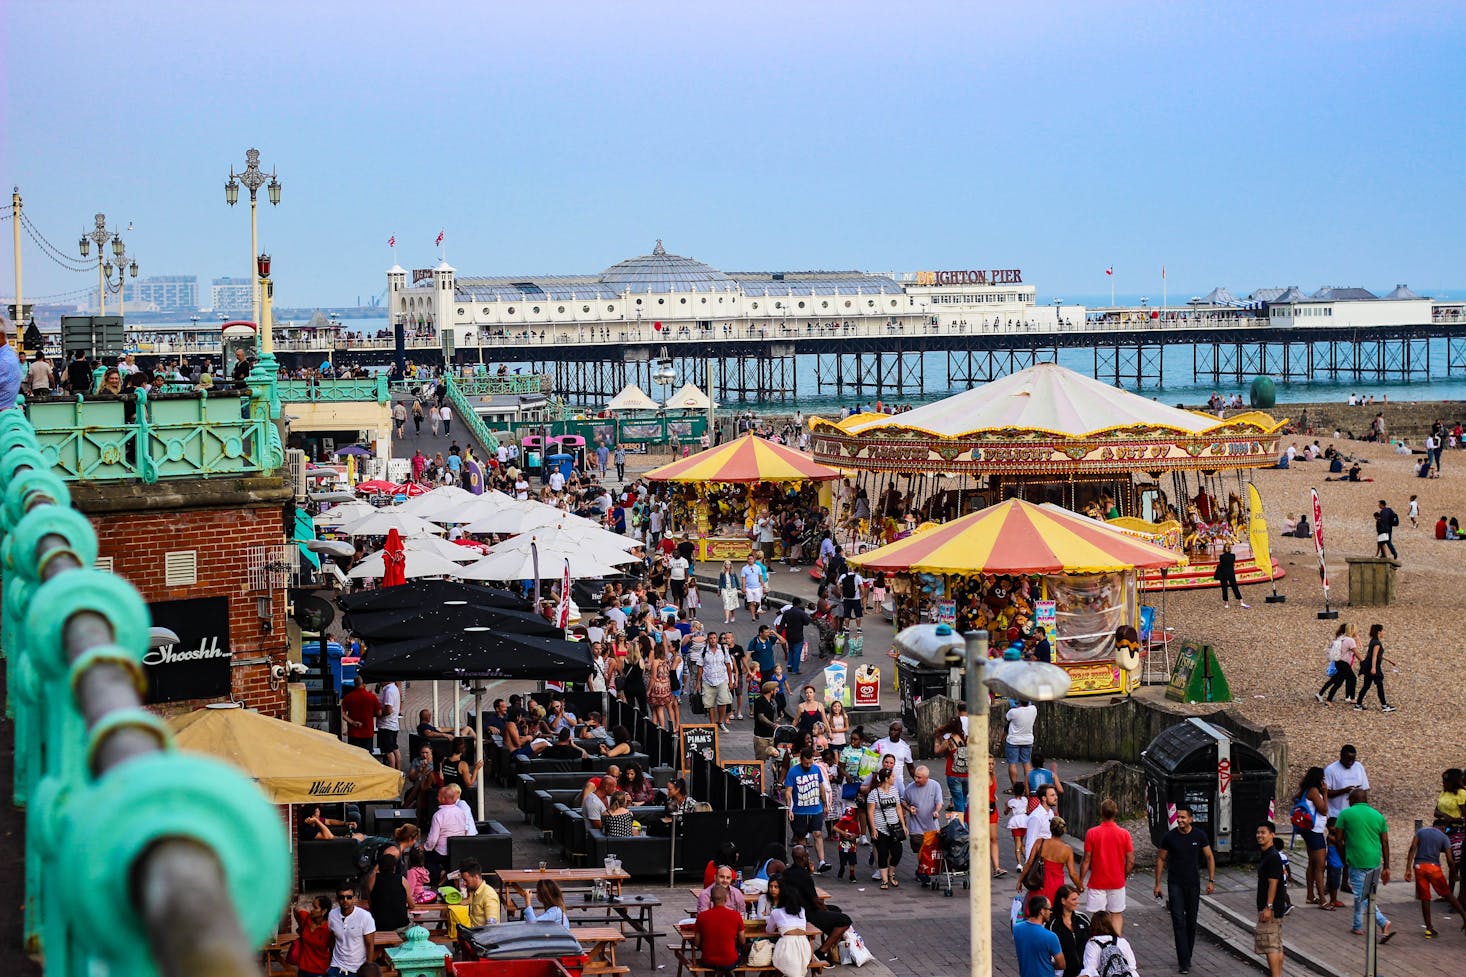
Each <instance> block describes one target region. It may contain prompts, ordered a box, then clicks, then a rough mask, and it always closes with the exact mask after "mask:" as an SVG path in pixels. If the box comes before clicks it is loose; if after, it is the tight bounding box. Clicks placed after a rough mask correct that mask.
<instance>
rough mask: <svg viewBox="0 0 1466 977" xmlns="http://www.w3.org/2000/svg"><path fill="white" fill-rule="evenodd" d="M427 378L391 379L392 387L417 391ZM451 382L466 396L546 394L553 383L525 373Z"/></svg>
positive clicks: (399, 391) (457, 377)
mask: <svg viewBox="0 0 1466 977" xmlns="http://www.w3.org/2000/svg"><path fill="white" fill-rule="evenodd" d="M427 382H428V381H427V379H426V378H424V379H421V380H393V381H392V389H393V390H394V391H396V392H397V393H417V392H418V391H419V390H421V389H422V386H423V384H425V383H427ZM453 382H454V383H456V384H457V385H458V389H459V391H460V392H461V393H463V394H464V395H465V396H468V397H484V396H488V395H491V394H548V393H549V392H550V391H551V390H552V389H554V384H553V382H552V381H551V380H550V377H549V375H548V374H545V373H525V374H519V375H516V376H509V377H498V376H488V375H479V374H474V375H473V376H469V377H462V376H455V377H454V378H453Z"/></svg>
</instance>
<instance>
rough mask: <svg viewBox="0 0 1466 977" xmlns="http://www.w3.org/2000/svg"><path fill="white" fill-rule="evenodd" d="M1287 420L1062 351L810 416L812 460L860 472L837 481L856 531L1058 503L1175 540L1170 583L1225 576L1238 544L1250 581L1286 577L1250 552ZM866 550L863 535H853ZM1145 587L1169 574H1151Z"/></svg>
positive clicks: (867, 535)
mask: <svg viewBox="0 0 1466 977" xmlns="http://www.w3.org/2000/svg"><path fill="white" fill-rule="evenodd" d="M1285 423H1286V422H1285V421H1280V420H1277V419H1275V418H1273V417H1270V416H1268V415H1267V414H1263V413H1260V412H1257V411H1248V412H1246V413H1240V414H1236V415H1234V416H1232V417H1226V418H1218V417H1217V416H1215V415H1212V414H1204V413H1199V412H1196V411H1189V410H1183V409H1181V408H1178V407H1168V406H1166V405H1164V404H1160V403H1157V402H1155V401H1153V400H1149V399H1147V398H1145V397H1141V396H1138V395H1136V394H1133V393H1129V392H1127V391H1124V390H1120V389H1118V388H1115V387H1110V386H1107V385H1106V384H1103V383H1101V382H1099V381H1097V380H1093V379H1090V378H1089V377H1086V376H1084V375H1083V374H1080V373H1075V372H1074V371H1072V370H1067V369H1065V368H1064V367H1061V366H1058V365H1057V364H1053V363H1041V364H1038V365H1036V366H1032V367H1029V368H1028V369H1026V370H1021V371H1019V372H1018V373H1014V374H1012V375H1010V376H1007V377H1004V378H1002V379H1000V380H995V381H993V382H992V383H988V384H984V385H983V386H981V387H978V388H976V389H973V390H969V391H965V392H963V393H960V394H957V395H955V396H952V397H948V398H947V399H945V400H941V401H938V402H936V403H934V404H928V405H926V406H924V407H918V408H916V409H915V410H911V411H907V412H905V413H902V414H894V415H890V414H876V415H872V414H868V413H867V414H859V415H855V416H853V417H849V418H845V419H844V420H840V421H831V420H825V419H821V418H816V419H814V420H812V421H811V422H810V428H811V430H812V432H813V449H814V456H815V459H816V460H818V461H821V462H824V463H825V464H827V465H833V466H837V467H839V468H841V469H844V470H847V471H853V472H854V473H855V474H854V476H853V477H852V478H851V479H849V480H848V484H846V483H842V484H841V486H840V487H839V489H838V491H837V492H836V496H837V507H838V509H839V512H838V513H837V515H838V516H839V518H840V519H841V521H842V524H843V526H844V528H845V532H846V533H847V534H848V535H847V538H850V539H853V540H855V541H857V542H858V543H860V542H863V543H864V544H865V545H869V544H871V543H877V544H878V543H883V542H890V541H891V540H893V539H895V538H897V537H898V536H899V535H901V534H902V533H904V532H907V531H909V529H910V528H912V527H914V526H916V525H918V524H920V523H922V522H927V521H941V520H947V519H953V518H956V517H958V516H960V515H962V514H963V513H967V512H971V511H973V509H975V508H981V507H982V506H987V505H992V504H994V503H996V502H999V501H1001V500H1003V499H1009V498H1018V499H1023V500H1026V501H1029V502H1034V503H1052V504H1055V505H1060V506H1063V507H1064V508H1066V509H1070V510H1072V511H1074V512H1079V513H1083V514H1085V515H1088V516H1092V517H1094V518H1096V519H1104V520H1109V521H1112V522H1115V523H1116V524H1117V526H1118V527H1119V528H1122V529H1124V530H1126V531H1128V532H1131V533H1133V534H1135V535H1137V536H1140V537H1142V538H1144V539H1148V540H1151V541H1153V542H1156V543H1159V544H1161V545H1164V546H1167V547H1170V548H1172V549H1174V550H1176V551H1177V552H1180V553H1184V554H1185V555H1186V556H1187V557H1188V558H1189V566H1188V567H1186V568H1184V569H1182V570H1179V571H1177V572H1175V573H1171V574H1168V575H1167V577H1166V578H1165V580H1164V586H1166V587H1167V588H1186V587H1207V586H1216V581H1214V580H1213V579H1212V571H1213V569H1214V567H1215V564H1216V559H1217V557H1218V555H1220V553H1221V552H1222V547H1223V546H1224V545H1225V544H1227V543H1232V544H1233V549H1234V552H1235V553H1236V555H1237V577H1238V579H1239V581H1240V582H1242V583H1244V584H1246V583H1260V582H1263V581H1266V580H1269V579H1272V578H1273V577H1274V576H1275V575H1276V576H1281V575H1282V572H1281V570H1274V568H1273V567H1272V565H1271V564H1270V563H1268V562H1267V561H1266V559H1265V558H1264V559H1263V561H1262V562H1263V563H1264V565H1265V567H1266V570H1264V569H1263V568H1260V567H1259V566H1258V564H1257V562H1256V561H1254V559H1253V552H1252V545H1251V539H1252V537H1251V535H1250V533H1249V523H1250V517H1255V516H1258V515H1260V513H1256V512H1249V510H1250V509H1252V506H1251V504H1250V502H1249V493H1248V488H1249V485H1250V473H1251V472H1252V470H1253V469H1256V468H1264V467H1270V466H1271V465H1272V464H1273V463H1274V461H1275V459H1276V458H1277V457H1278V453H1279V448H1278V442H1279V437H1280V433H1279V432H1280V431H1281V430H1282V428H1283V426H1284V424H1285ZM855 548H856V549H859V548H860V547H859V546H858V545H857V546H856V547H855ZM1145 584H1146V586H1154V587H1159V586H1162V584H1163V581H1162V579H1161V578H1160V576H1159V574H1151V573H1147V574H1146V575H1145Z"/></svg>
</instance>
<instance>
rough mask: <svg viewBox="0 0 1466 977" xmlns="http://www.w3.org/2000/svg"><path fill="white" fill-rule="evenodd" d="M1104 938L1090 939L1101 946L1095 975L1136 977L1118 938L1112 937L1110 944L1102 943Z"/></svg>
mask: <svg viewBox="0 0 1466 977" xmlns="http://www.w3.org/2000/svg"><path fill="white" fill-rule="evenodd" d="M1104 939H1105V937H1103V936H1096V937H1092V938H1091V939H1090V942H1091V943H1099V944H1100V954H1099V961H1098V962H1097V963H1096V964H1095V971H1094V972H1095V974H1096V975H1098V977H1134V974H1135V972H1134V971H1133V970H1131V969H1130V961H1128V960H1126V959H1125V951H1123V950H1121V949H1120V941H1119V939H1118V938H1117V937H1113V936H1112V937H1110V938H1109V941H1110V942H1108V943H1101V942H1100V941H1102V940H1104Z"/></svg>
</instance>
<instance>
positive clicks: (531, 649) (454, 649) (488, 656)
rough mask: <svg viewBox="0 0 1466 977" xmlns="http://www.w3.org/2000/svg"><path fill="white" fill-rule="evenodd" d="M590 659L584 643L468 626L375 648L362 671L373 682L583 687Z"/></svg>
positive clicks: (588, 646)
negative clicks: (545, 682)
mask: <svg viewBox="0 0 1466 977" xmlns="http://www.w3.org/2000/svg"><path fill="white" fill-rule="evenodd" d="M399 589H400V588H399ZM591 658H592V656H591V651H590V645H589V644H588V643H586V642H583V641H566V640H564V639H563V638H550V637H545V636H543V635H532V634H521V633H516V632H514V631H511V630H507V629H498V628H493V627H468V628H460V629H458V630H455V631H445V632H443V633H441V634H434V635H431V636H429V637H425V638H417V639H415V640H412V641H394V642H391V643H389V644H378V645H373V646H372V647H370V648H369V649H368V651H367V654H366V658H365V659H364V660H363V661H362V663H361V666H360V672H361V673H362V675H363V676H364V677H365V678H366V680H367V681H372V682H385V681H394V680H399V679H467V678H511V679H559V680H561V681H571V682H579V681H582V680H583V679H585V677H586V676H587V675H589V673H590V670H591Z"/></svg>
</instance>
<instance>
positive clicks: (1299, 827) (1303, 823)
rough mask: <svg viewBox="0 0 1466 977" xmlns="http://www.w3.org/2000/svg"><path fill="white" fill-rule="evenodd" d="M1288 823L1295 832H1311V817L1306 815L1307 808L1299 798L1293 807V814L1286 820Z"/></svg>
mask: <svg viewBox="0 0 1466 977" xmlns="http://www.w3.org/2000/svg"><path fill="white" fill-rule="evenodd" d="M1288 823H1289V824H1291V825H1293V828H1294V830H1295V831H1312V830H1313V815H1312V814H1309V813H1308V806H1307V805H1306V804H1304V803H1303V799H1302V798H1299V799H1298V801H1297V803H1295V804H1294V805H1293V814H1292V815H1291V816H1290V817H1289V818H1288Z"/></svg>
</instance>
